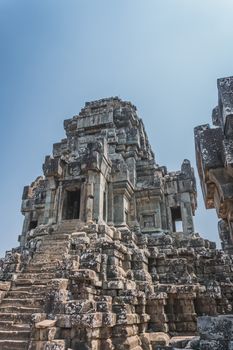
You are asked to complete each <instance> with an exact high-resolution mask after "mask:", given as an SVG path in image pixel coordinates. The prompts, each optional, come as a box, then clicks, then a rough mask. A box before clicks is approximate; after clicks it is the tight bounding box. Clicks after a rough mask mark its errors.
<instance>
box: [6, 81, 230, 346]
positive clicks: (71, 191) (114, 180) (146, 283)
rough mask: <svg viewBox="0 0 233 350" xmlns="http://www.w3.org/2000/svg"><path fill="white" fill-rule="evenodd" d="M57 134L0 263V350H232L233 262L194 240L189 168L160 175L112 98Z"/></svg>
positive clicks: (128, 112) (138, 131)
mask: <svg viewBox="0 0 233 350" xmlns="http://www.w3.org/2000/svg"><path fill="white" fill-rule="evenodd" d="M228 85H229V84H228ZM228 85H227V89H228V90H229V87H228ZM220 86H221V88H222V89H223V88H224V86H225V85H224V84H222V83H221V84H220ZM229 91H230V93H231V89H230V90H229ZM226 100H227V103H228V102H229V101H231V98H230V97H229V96H227V97H226ZM229 111H230V108H229V106H228V107H227V108H226V113H230V112H229ZM214 120H215V123H219V120H220V117H219V114H218V110H215V114H214ZM64 128H65V131H66V138H64V139H63V140H61V142H59V143H56V144H54V145H53V153H52V155H51V156H46V157H45V162H44V164H43V173H44V175H43V176H40V177H38V178H37V179H36V180H35V181H34V182H32V184H31V185H30V186H26V187H25V188H24V191H23V196H22V213H23V215H24V217H25V219H24V224H23V229H22V234H21V235H20V237H19V243H20V245H19V247H17V248H15V249H12V251H9V252H6V256H5V258H4V259H1V261H0V301H1V303H0V349H3V350H7V349H8V350H10V349H11V350H13V349H14V350H17V349H30V350H69V349H70V350H76V349H77V350H85V349H89V350H123V349H126V350H144V349H145V350H159V349H160V350H165V349H182V348H186V349H198V350H207V349H215V348H216V349H226V350H227V349H232V348H233V346H232V343H233V339H232V338H231V334H232V329H233V327H232V323H231V322H232V316H230V315H231V313H232V303H233V267H232V266H233V265H232V257H231V255H230V251H229V249H225V250H224V251H223V250H217V249H216V245H215V243H214V242H210V241H208V240H206V239H204V238H202V237H200V235H199V234H198V233H197V232H195V229H194V224H193V216H194V214H195V210H196V181H195V177H194V171H193V168H192V167H191V165H190V162H189V161H188V160H184V162H183V164H182V165H181V169H180V170H179V171H175V172H169V171H168V170H167V168H166V167H165V166H159V165H158V164H157V163H156V160H155V156H154V153H153V152H152V150H151V147H150V144H149V141H148V137H147V135H146V131H145V128H144V125H143V122H142V119H140V118H139V116H138V113H137V110H136V107H135V106H134V105H132V104H131V103H130V102H125V101H122V100H120V99H119V98H118V97H113V98H108V99H102V100H99V101H93V102H88V103H86V105H85V107H84V108H83V109H82V110H81V112H80V113H79V115H77V116H74V117H73V118H71V119H68V120H65V121H64ZM214 130H215V132H214V145H215V144H216V145H217V146H216V147H217V149H215V148H214V147H212V150H213V152H214V153H213V156H211V154H210V153H211V150H210V149H207V146H206V145H208V142H209V141H208V140H209V139H211V137H212V136H211V134H210V135H209V134H208V135H209V136H208V137H209V138H207V140H204V141H203V142H205V143H204V144H205V147H206V148H205V149H204V148H203V150H202V151H201V155H202V158H203V162H205V163H203V169H204V167H205V165H204V164H207V165H206V166H207V167H209V168H208V169H209V172H208V174H209V175H208V176H215V175H216V174H215V175H214V174H212V173H211V171H210V170H211V169H212V168H211V164H215V163H214V162H216V164H217V165H219V164H220V161H219V153H218V152H219V151H218V150H219V148H218V147H220V146H219V144H220V143H219V137H220V136H221V135H222V131H221V130H218V129H217V128H216V129H214ZM216 130H217V131H216ZM207 131H208V132H209V128H208V127H207V126H204V127H199V129H198V133H200V134H201V135H202V136H203V133H205V132H207ZM219 135H220V136H219ZM203 139H204V136H203ZM227 147H228V149H230V148H231V143H230V142H228V143H227ZM220 148H221V147H220ZM221 150H222V148H221ZM227 159H228V161H229V162H230V157H229V156H228V157H227ZM210 168H211V169H210ZM214 169H217V167H216V166H215V168H214ZM211 174H212V175H211ZM229 176H230V175H229ZM227 189H228V190H230V189H231V187H230V186H228V187H227ZM232 193H233V192H232ZM208 200H209V203H210V204H209V205H210V206H211V205H213V202H211V200H212V199H211V198H210V196H209V197H208ZM218 315H221V316H218ZM224 315H225V316H224ZM197 320H198V322H197ZM206 334H208V336H206ZM217 334H219V336H218V335H217ZM225 334H227V339H226V337H225ZM217 346H218V347H217ZM222 346H225V348H222Z"/></svg>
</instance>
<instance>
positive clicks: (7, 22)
mask: <svg viewBox="0 0 233 350" xmlns="http://www.w3.org/2000/svg"><path fill="white" fill-rule="evenodd" d="M232 14H233V2H232V0H221V1H219V0H38V1H37V0H34V1H31V0H27V1H26V0H20V1H19V0H0V50H1V55H0V69H1V79H0V118H1V124H0V125H1V127H0V131H1V137H0V147H1V172H0V193H1V196H0V223H1V225H0V234H1V236H0V237H1V241H0V242H1V244H0V255H3V252H4V251H5V250H6V249H10V248H11V247H13V246H16V245H17V236H18V235H19V234H20V232H21V228H22V221H23V217H22V216H21V214H20V205H21V194H22V190H23V186H24V185H27V184H29V183H31V182H32V181H33V180H34V179H35V178H36V177H37V176H38V175H40V174H41V173H42V168H41V167H42V163H43V160H44V157H45V155H47V154H50V153H51V150H52V143H54V142H57V141H59V140H60V139H61V138H63V137H64V131H63V120H64V119H66V118H69V117H72V116H73V115H74V114H78V112H79V111H80V109H81V107H82V106H83V105H84V103H85V101H90V100H93V99H99V98H103V97H108V96H116V95H117V96H119V97H121V98H122V99H126V100H130V101H132V102H133V103H134V104H135V105H136V106H137V107H138V111H139V114H140V115H141V117H142V118H143V120H144V123H145V126H146V129H147V132H148V134H149V139H150V142H151V144H152V147H153V150H154V151H155V155H156V160H157V162H158V163H159V164H160V165H166V166H167V167H168V168H169V169H170V170H177V169H179V168H180V164H181V163H182V161H183V159H184V158H189V159H190V160H191V161H192V164H193V165H195V155H194V142H193V128H194V127H195V126H196V125H199V124H204V123H208V122H211V111H212V108H213V107H214V106H215V105H216V103H217V90H216V79H217V78H218V77H224V76H229V75H233V66H232V62H233V45H232V42H233V26H232ZM198 194H199V196H198V197H199V199H198V202H199V210H198V211H197V214H196V217H195V222H196V231H198V232H200V233H201V234H202V235H203V236H204V237H207V238H210V239H212V240H217V237H218V234H217V227H216V223H217V219H216V214H215V211H213V210H212V211H208V212H207V211H206V210H205V209H204V207H203V199H202V195H201V193H200V191H199V193H198Z"/></svg>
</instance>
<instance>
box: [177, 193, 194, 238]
mask: <svg viewBox="0 0 233 350" xmlns="http://www.w3.org/2000/svg"><path fill="white" fill-rule="evenodd" d="M180 210H181V217H182V225H183V232H185V233H193V232H194V225H193V215H192V206H191V202H190V194H189V193H181V194H180Z"/></svg>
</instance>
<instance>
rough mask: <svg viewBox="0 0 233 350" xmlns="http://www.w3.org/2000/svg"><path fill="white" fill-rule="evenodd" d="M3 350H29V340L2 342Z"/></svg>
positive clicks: (0, 347)
mask: <svg viewBox="0 0 233 350" xmlns="http://www.w3.org/2000/svg"><path fill="white" fill-rule="evenodd" d="M0 349H1V350H27V349H28V341H27V340H0Z"/></svg>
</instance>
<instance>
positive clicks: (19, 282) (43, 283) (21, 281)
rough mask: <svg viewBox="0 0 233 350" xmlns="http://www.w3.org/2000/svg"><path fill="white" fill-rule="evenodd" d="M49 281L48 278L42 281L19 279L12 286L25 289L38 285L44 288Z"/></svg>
mask: <svg viewBox="0 0 233 350" xmlns="http://www.w3.org/2000/svg"><path fill="white" fill-rule="evenodd" d="M50 280H51V279H50V278H43V279H37V278H34V279H31V278H19V279H17V280H15V281H14V285H15V286H19V287H27V286H32V285H38V284H39V285H41V286H46V285H47V283H48V282H49V281H50Z"/></svg>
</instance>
